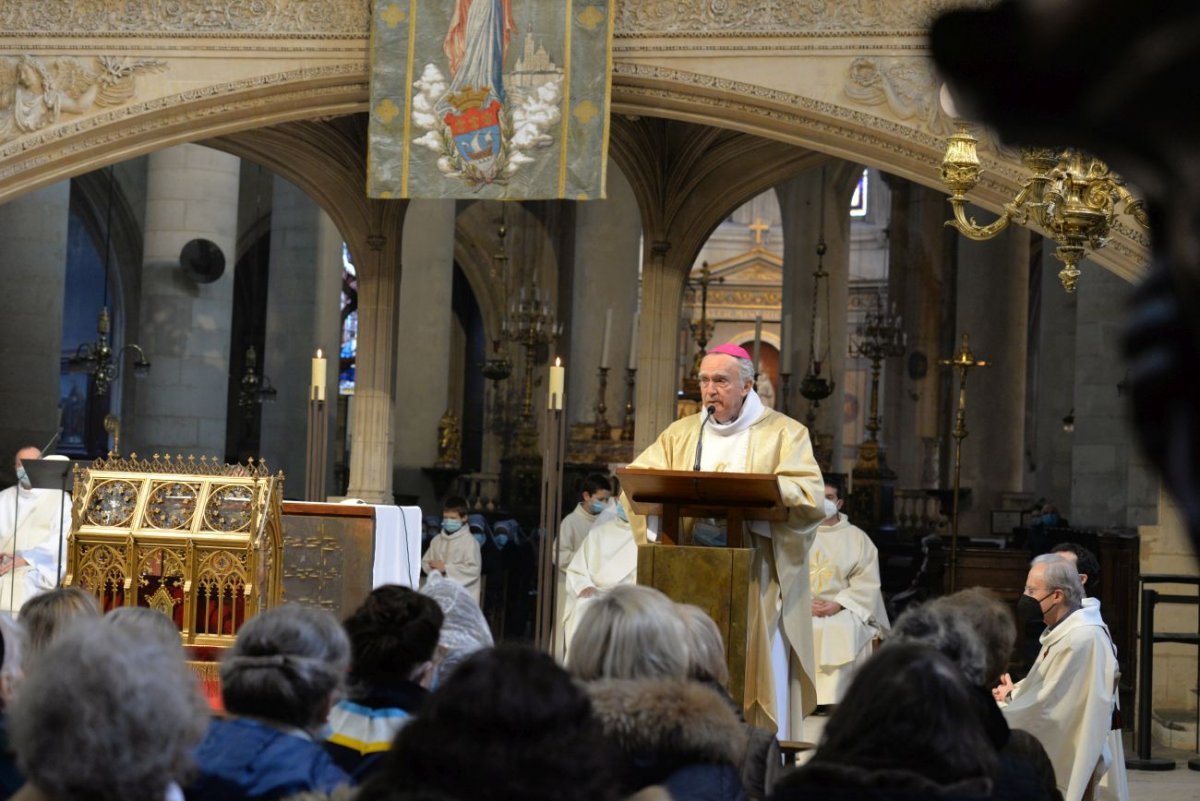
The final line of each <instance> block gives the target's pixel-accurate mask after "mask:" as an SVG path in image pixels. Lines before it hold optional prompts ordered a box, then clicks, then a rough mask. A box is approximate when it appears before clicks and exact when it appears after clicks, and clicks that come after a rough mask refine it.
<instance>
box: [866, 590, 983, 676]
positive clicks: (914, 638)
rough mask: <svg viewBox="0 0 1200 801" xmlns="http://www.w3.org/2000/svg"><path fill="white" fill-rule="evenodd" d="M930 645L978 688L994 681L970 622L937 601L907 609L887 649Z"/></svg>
mask: <svg viewBox="0 0 1200 801" xmlns="http://www.w3.org/2000/svg"><path fill="white" fill-rule="evenodd" d="M906 642H909V643H920V644H922V645H927V646H930V647H931V648H933V649H934V650H936V651H939V652H941V654H942V655H943V656H945V657H946V658H947V659H949V660H950V661H951V662H953V663H954V665H955V666H956V667H957V668H958V670H959V672H960V673H961V674H962V675H963V676H964V677H965V678H966V680H967V681H968V682H969V683H970V684H972V685H974V686H976V687H986V686H988V685H989V684H990V682H991V676H990V675H989V674H990V670H989V659H988V651H987V647H986V645H985V643H984V642H983V640H982V639H981V638H980V636H979V635H978V634H977V633H976V632H975V630H974V629H973V628H972V626H971V624H970V622H969V621H968V620H966V619H965V618H964V616H963V615H962V614H961V613H960V612H959V611H958V610H957V609H955V608H954V606H953V604H950V603H946V602H945V601H944V600H943V599H941V598H938V599H935V600H932V601H928V602H926V603H923V604H921V605H920V606H917V607H914V608H912V609H909V610H907V611H906V612H905V613H904V614H902V615H901V616H900V617H899V619H898V620H897V621H896V624H895V625H894V626H893V627H892V633H891V636H889V637H888V638H887V639H886V640H885V641H884V647H887V646H889V645H898V644H900V643H906Z"/></svg>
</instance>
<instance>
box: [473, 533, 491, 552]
mask: <svg viewBox="0 0 1200 801" xmlns="http://www.w3.org/2000/svg"><path fill="white" fill-rule="evenodd" d="M471 536H472V537H474V538H475V541H476V542H478V543H479V547H480V548H482V547H483V544H484V543H485V542H487V534H484V533H483V532H482V531H472V532H471Z"/></svg>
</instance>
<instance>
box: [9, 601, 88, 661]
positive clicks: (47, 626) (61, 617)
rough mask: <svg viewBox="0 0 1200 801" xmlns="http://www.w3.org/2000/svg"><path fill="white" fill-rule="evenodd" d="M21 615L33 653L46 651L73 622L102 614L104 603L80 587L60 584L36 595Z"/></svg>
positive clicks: (23, 608) (26, 604)
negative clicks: (101, 603) (102, 604)
mask: <svg viewBox="0 0 1200 801" xmlns="http://www.w3.org/2000/svg"><path fill="white" fill-rule="evenodd" d="M18 614H19V617H20V620H21V625H22V626H24V627H25V635H26V637H27V638H28V643H29V654H30V655H31V656H32V655H34V654H38V653H41V652H42V651H44V650H45V649H46V647H47V646H48V645H49V644H50V643H51V642H52V641H53V640H54V638H55V637H56V636H57V635H58V634H59V633H61V632H62V630H63V629H64V628H66V626H67V624H68V623H70V622H71V621H73V620H77V619H80V618H82V619H85V620H86V619H89V618H98V617H100V604H99V602H98V601H97V600H96V596H94V595H92V594H91V593H90V592H87V591H86V590H82V589H80V588H79V587H59V588H57V589H53V590H47V591H46V592H43V593H41V594H40V595H35V596H33V597H32V598H30V599H29V600H28V601H26V602H25V603H24V604H22V606H21V611H20V612H19V613H18Z"/></svg>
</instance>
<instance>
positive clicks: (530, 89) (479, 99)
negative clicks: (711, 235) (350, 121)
mask: <svg viewBox="0 0 1200 801" xmlns="http://www.w3.org/2000/svg"><path fill="white" fill-rule="evenodd" d="M616 5H617V4H616V2H615V0H587V2H576V0H442V2H436V3H435V2H427V1H426V2H418V0H374V5H373V8H374V13H373V14H372V17H371V116H370V121H369V123H368V133H367V136H368V150H367V195H368V197H373V198H408V197H414V198H415V197H422V198H469V199H472V200H474V199H485V200H524V199H535V198H561V199H566V200H595V199H600V198H603V197H604V187H605V178H606V175H605V170H606V167H607V163H608V133H609V120H610V118H611V116H612V115H611V114H610V113H609V112H610V108H609V105H610V103H609V101H610V97H611V92H612V78H611V76H612V30H613V20H614V15H615V14H616Z"/></svg>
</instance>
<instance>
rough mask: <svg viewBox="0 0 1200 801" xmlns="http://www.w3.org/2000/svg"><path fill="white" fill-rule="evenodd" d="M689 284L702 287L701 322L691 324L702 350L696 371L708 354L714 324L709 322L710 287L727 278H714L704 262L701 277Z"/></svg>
mask: <svg viewBox="0 0 1200 801" xmlns="http://www.w3.org/2000/svg"><path fill="white" fill-rule="evenodd" d="M688 283H690V284H693V285H695V286H698V287H700V322H699V323H692V324H691V328H692V334H693V335H694V336H695V337H696V344H697V345H699V346H700V350H699V352H698V353H697V355H696V369H699V365H700V360H701V359H703V358H704V356H705V354H706V353H708V351H707V350H705V348H706V347H707V345H708V337H709V334H711V333H712V324H711V323H709V322H708V287H709V285H710V284H723V283H725V278H724V277H718V278H714V277H713V274H712V270H710V269H709V268H708V262H704V263H703V264H701V265H700V277H699V278H696V279H694V280H691V281H689V282H688ZM692 372H693V373H694V372H696V370H693V371H692Z"/></svg>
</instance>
